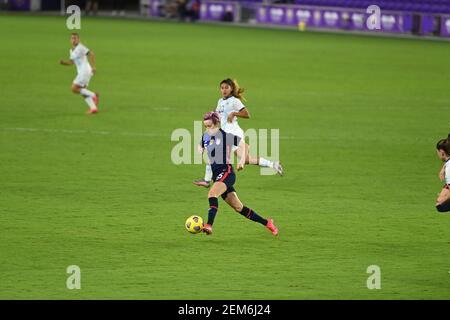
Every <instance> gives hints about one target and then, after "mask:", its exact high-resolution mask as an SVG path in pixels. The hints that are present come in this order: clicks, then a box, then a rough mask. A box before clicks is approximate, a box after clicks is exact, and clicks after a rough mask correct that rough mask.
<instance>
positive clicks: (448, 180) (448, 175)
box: [445, 159, 450, 185]
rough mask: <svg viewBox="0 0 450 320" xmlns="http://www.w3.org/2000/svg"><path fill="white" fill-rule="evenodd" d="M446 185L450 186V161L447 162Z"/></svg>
mask: <svg viewBox="0 0 450 320" xmlns="http://www.w3.org/2000/svg"><path fill="white" fill-rule="evenodd" d="M445 183H446V184H449V185H450V159H449V160H447V161H446V162H445Z"/></svg>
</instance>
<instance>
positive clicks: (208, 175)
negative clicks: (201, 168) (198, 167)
mask: <svg viewBox="0 0 450 320" xmlns="http://www.w3.org/2000/svg"><path fill="white" fill-rule="evenodd" d="M211 179H212V169H211V165H210V164H207V165H206V168H205V181H211Z"/></svg>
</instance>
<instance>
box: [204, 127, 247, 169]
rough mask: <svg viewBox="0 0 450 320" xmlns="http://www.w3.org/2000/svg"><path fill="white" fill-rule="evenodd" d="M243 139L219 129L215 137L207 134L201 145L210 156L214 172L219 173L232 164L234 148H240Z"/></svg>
mask: <svg viewBox="0 0 450 320" xmlns="http://www.w3.org/2000/svg"><path fill="white" fill-rule="evenodd" d="M240 141H241V138H240V137H238V136H235V135H234V134H231V133H227V132H225V131H223V130H222V129H219V131H217V133H216V134H215V135H213V136H209V135H208V133H207V132H205V133H204V134H203V136H202V141H201V145H202V147H203V148H204V149H205V150H206V152H207V154H208V159H209V163H210V164H211V169H212V171H213V172H217V171H218V170H220V169H221V168H222V167H224V166H226V165H227V164H231V163H230V162H231V160H230V155H231V150H232V146H238V145H239V142H240Z"/></svg>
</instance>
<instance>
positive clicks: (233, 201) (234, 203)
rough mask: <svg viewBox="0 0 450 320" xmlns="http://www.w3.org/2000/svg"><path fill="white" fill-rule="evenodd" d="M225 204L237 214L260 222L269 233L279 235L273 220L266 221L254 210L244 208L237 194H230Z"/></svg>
mask: <svg viewBox="0 0 450 320" xmlns="http://www.w3.org/2000/svg"><path fill="white" fill-rule="evenodd" d="M225 202H226V203H228V204H229V205H230V206H231V207H232V208H233V209H234V210H235V211H236V212H238V213H240V214H241V215H243V216H244V217H246V218H247V219H250V220H252V221H255V222H258V223H260V224H262V225H263V226H265V227H266V228H267V229H269V231H270V232H271V233H272V234H273V235H274V236H276V235H278V228H277V227H276V226H275V225H274V223H273V220H272V219H270V218H269V219H264V218H263V217H261V216H260V215H258V214H257V213H256V212H255V211H254V210H252V209H250V208H248V207H246V206H244V205H243V204H242V202H241V200H239V198H238V196H237V194H236V192H230V193H228V194H227V197H226V198H225Z"/></svg>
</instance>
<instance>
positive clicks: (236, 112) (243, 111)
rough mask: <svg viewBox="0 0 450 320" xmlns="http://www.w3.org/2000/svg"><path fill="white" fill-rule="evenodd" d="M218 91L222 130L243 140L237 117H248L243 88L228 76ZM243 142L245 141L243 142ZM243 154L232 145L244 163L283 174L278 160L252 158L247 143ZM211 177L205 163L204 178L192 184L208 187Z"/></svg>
mask: <svg viewBox="0 0 450 320" xmlns="http://www.w3.org/2000/svg"><path fill="white" fill-rule="evenodd" d="M220 92H221V95H222V98H220V99H219V101H218V103H217V108H216V112H217V113H218V114H219V117H220V123H221V127H222V130H224V131H225V132H228V133H231V134H233V135H235V136H238V137H239V138H241V139H242V140H244V130H242V128H241V127H240V126H239V123H238V119H237V118H244V119H249V118H250V114H249V112H248V109H247V108H246V107H245V105H244V104H243V103H242V100H244V97H243V92H244V89H242V88H240V87H239V85H238V83H237V81H236V80H231V79H230V78H228V79H225V80H222V81H221V82H220ZM244 143H245V142H244ZM245 149H246V152H245V155H244V154H242V153H241V152H240V151H239V149H238V148H236V147H233V150H232V151H233V152H234V153H235V154H236V155H237V156H238V158H242V157H244V159H245V163H246V164H253V165H259V166H260V167H268V168H273V169H274V170H275V171H276V172H277V173H278V174H279V175H282V174H283V167H282V166H281V164H280V162H279V161H275V162H272V161H270V160H267V159H265V158H263V157H259V158H254V157H252V156H250V154H249V145H248V144H246V148H245ZM211 178H212V171H211V166H210V165H206V169H205V178H204V179H203V180H195V181H194V184H195V185H197V186H202V187H209V186H210V183H211Z"/></svg>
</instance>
